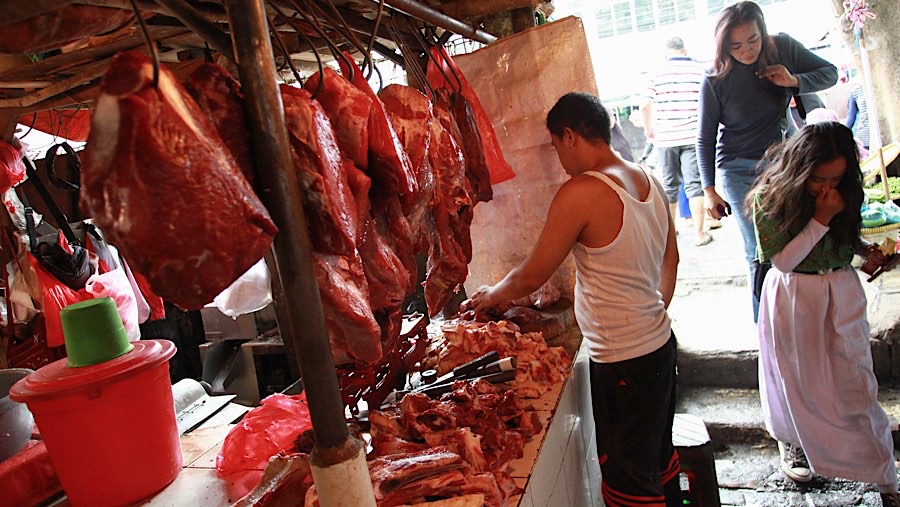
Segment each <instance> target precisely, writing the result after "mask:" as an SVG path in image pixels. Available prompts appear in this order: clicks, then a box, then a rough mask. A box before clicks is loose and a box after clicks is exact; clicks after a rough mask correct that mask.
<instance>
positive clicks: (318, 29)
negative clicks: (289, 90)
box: [291, 0, 356, 81]
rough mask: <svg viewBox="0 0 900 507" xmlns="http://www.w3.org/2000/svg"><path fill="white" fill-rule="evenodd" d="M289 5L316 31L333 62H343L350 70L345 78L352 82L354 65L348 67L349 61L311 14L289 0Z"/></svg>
mask: <svg viewBox="0 0 900 507" xmlns="http://www.w3.org/2000/svg"><path fill="white" fill-rule="evenodd" d="M291 4H292V5H293V6H294V9H296V10H297V13H298V14H300V16H301V17H302V18H303V19H304V20H305V21H306V22H307V23H308V24H309V25H310V26H311V27H312V29H313V30H315V31H316V33H317V34H318V35H319V37H321V38H322V39H324V40H325V43H326V44H328V49H329V50H331V54H332V56H334V59H335V60H337V59H341V60H343V61H344V63H346V64H347V67H348V68H349V69H350V75H349V76H345V77H346V78H347V80H348V81H353V77H354V76H353V67H355V66H356V64H355V63H354V64H353V65H350V61H349V60H348V59H347V57H346V56H344V54H343V52H342V51H341V50H340V48H338V46H337V44H335V43H334V41H332V40H331V39H330V38H329V37H328V34H327V33H326V32H325V29H324V28H323V27H322V25H321V24H319V20H318V19H317V18H316V17H315V16H314V15H313V14H312V13H306V12H303V9H302V8H301V6H300V5H299V4H298V3H297V1H296V0H291ZM294 29H295V30H297V31H298V32H299V31H300V30H299V29H297V28H296V27H295V28H294ZM321 77H322V79H321V80H324V79H325V74H322V75H321ZM321 80H320V81H321Z"/></svg>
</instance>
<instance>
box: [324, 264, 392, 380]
mask: <svg viewBox="0 0 900 507" xmlns="http://www.w3.org/2000/svg"><path fill="white" fill-rule="evenodd" d="M313 260H314V262H315V268H316V278H317V280H318V282H319V296H320V297H321V298H322V309H323V310H324V312H325V321H326V324H327V325H328V340H329V343H331V355H332V358H333V360H334V363H335V364H345V363H347V362H351V361H357V362H363V363H374V362H376V361H378V360H379V359H381V328H380V327H379V326H378V322H376V321H375V316H374V315H372V308H371V307H370V306H369V295H368V286H367V285H366V277H365V273H364V271H363V266H362V260H361V259H360V258H359V254H358V253H356V251H354V252H353V255H348V256H341V255H325V254H320V253H314V254H313Z"/></svg>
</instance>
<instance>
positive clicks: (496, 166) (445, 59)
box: [426, 47, 516, 185]
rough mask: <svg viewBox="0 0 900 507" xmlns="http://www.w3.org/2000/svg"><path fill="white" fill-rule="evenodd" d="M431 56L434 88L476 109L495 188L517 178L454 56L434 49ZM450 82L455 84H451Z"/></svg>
mask: <svg viewBox="0 0 900 507" xmlns="http://www.w3.org/2000/svg"><path fill="white" fill-rule="evenodd" d="M431 55H432V59H430V60H429V61H428V66H427V69H426V72H427V79H428V82H429V83H430V84H431V87H432V88H435V89H437V88H449V89H450V90H451V91H453V92H457V91H459V93H461V94H462V96H463V97H465V98H466V99H467V100H468V101H469V104H470V105H471V106H472V113H473V114H474V115H475V121H476V124H477V125H478V132H479V133H480V134H481V142H482V144H483V148H484V159H485V162H487V166H488V170H489V171H490V173H491V185H496V184H497V183H501V182H504V181H506V180H508V179H511V178H514V177H515V176H516V173H515V171H513V168H512V167H511V166H510V165H509V162H507V161H506V158H505V157H504V156H503V150H502V149H501V148H500V142H499V141H497V133H496V132H494V126H493V124H491V120H490V118H488V115H487V113H486V112H485V110H484V107H483V106H482V105H481V101H480V100H479V99H478V95H477V94H476V93H475V90H474V89H473V88H472V86H471V85H470V84H469V81H468V80H467V79H466V76H464V75H463V73H462V71H460V70H459V67H457V66H456V64H455V63H453V60H452V59H451V58H450V54H449V53H447V50H445V49H444V48H443V47H433V48H431ZM434 61H438V62H440V63H441V69H439V68H438V67H437V65H436V64H435V63H434ZM442 70H443V72H442ZM448 79H449V80H451V81H452V82H448ZM457 80H458V81H457Z"/></svg>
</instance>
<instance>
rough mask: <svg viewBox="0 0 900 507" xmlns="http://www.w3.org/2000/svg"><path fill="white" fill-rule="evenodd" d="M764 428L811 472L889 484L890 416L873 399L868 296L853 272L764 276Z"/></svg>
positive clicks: (875, 387) (761, 351)
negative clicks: (794, 449) (799, 450)
mask: <svg viewBox="0 0 900 507" xmlns="http://www.w3.org/2000/svg"><path fill="white" fill-rule="evenodd" d="M758 329H759V392H760V397H761V398H762V408H763V413H764V416H765V421H766V429H768V431H769V433H771V434H772V436H773V437H775V438H776V439H778V440H779V441H783V442H790V443H792V444H800V445H801V446H802V447H803V450H804V451H805V452H806V456H807V458H809V463H810V466H811V468H812V470H813V471H814V472H815V473H817V474H819V475H824V476H829V477H841V478H845V479H850V480H854V481H859V482H868V483H874V484H894V483H895V482H896V481H897V471H896V467H895V464H894V453H893V449H894V445H893V440H892V439H891V428H890V421H889V420H888V417H887V415H886V414H885V413H884V410H882V408H881V406H880V405H879V404H878V398H877V394H878V382H877V380H876V379H875V373H874V371H873V370H872V352H871V348H870V345H869V322H868V321H867V320H866V295H865V292H864V291H863V288H862V284H861V283H860V281H859V276H858V275H857V274H856V272H855V270H853V269H851V268H845V269H841V270H838V271H834V272H831V273H828V274H825V275H806V274H799V273H782V272H780V271H778V269H776V268H774V267H773V268H772V269H770V270H769V273H768V274H767V275H766V279H765V285H764V287H763V292H762V297H761V301H760V305H759V325H758Z"/></svg>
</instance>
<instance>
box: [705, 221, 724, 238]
mask: <svg viewBox="0 0 900 507" xmlns="http://www.w3.org/2000/svg"><path fill="white" fill-rule="evenodd" d="M707 223H709V230H713V229H719V228H721V227H722V222H720V221H718V220H713V219H709V220H707ZM704 244H705V243H704Z"/></svg>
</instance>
